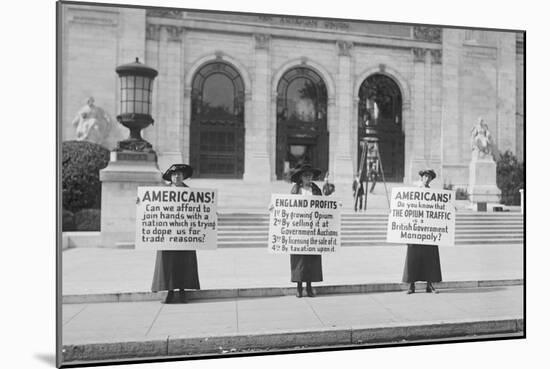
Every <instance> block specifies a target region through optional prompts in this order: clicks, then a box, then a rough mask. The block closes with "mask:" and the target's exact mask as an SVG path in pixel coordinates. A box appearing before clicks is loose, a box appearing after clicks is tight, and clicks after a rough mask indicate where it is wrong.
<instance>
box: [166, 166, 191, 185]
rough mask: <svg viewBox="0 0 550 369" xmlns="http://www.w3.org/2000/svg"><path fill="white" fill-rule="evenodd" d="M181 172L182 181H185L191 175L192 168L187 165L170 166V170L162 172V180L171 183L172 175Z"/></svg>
mask: <svg viewBox="0 0 550 369" xmlns="http://www.w3.org/2000/svg"><path fill="white" fill-rule="evenodd" d="M174 172H181V173H183V179H187V178H189V177H191V176H192V175H193V168H192V167H191V166H190V165H187V164H172V165H171V166H170V168H168V169H167V170H166V172H164V174H163V175H162V179H164V180H165V181H168V182H170V181H172V173H174Z"/></svg>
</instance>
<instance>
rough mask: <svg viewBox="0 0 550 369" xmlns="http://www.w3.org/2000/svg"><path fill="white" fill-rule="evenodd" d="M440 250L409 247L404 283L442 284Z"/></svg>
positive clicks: (420, 246) (436, 248) (425, 246)
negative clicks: (425, 282) (424, 282)
mask: <svg viewBox="0 0 550 369" xmlns="http://www.w3.org/2000/svg"><path fill="white" fill-rule="evenodd" d="M441 279H442V278H441V263H440V262H439V248H438V247H437V246H429V245H415V244H412V245H407V256H406V258H405V268H404V270H403V282H406V283H413V282H416V281H427V282H441Z"/></svg>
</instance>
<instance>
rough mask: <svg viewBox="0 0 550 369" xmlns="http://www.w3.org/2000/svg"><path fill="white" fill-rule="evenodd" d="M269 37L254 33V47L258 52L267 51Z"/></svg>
mask: <svg viewBox="0 0 550 369" xmlns="http://www.w3.org/2000/svg"><path fill="white" fill-rule="evenodd" d="M270 39H271V36H270V35H266V34H261V33H256V34H254V41H255V44H254V47H255V48H256V49H258V50H269V41H270Z"/></svg>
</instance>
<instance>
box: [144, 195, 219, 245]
mask: <svg viewBox="0 0 550 369" xmlns="http://www.w3.org/2000/svg"><path fill="white" fill-rule="evenodd" d="M216 198H217V197H216V190H207V189H196V188H189V187H138V193H137V211H136V249H139V250H205V249H210V250H211V249H215V248H216V245H217V237H218V235H217V228H218V227H217V215H216V210H217V206H216Z"/></svg>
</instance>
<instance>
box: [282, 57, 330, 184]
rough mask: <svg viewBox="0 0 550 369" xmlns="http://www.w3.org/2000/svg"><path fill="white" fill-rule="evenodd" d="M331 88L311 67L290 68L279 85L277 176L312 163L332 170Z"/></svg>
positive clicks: (324, 169)
mask: <svg viewBox="0 0 550 369" xmlns="http://www.w3.org/2000/svg"><path fill="white" fill-rule="evenodd" d="M328 135H329V134H328V131H327V90H326V86H325V83H324V82H323V80H322V78H321V77H320V76H319V75H318V74H317V73H316V72H315V71H313V70H312V69H310V68H307V67H297V68H292V69H290V70H289V71H287V72H286V73H285V74H284V75H283V77H282V78H281V80H280V81H279V85H278V87H277V149H276V150H277V152H276V168H275V170H276V175H277V179H283V178H285V177H286V176H287V175H288V174H289V173H290V172H291V171H292V169H293V168H295V167H296V166H298V165H300V164H303V163H308V164H311V165H312V166H314V167H317V168H319V169H321V170H322V171H323V172H326V171H327V170H328V153H329V140H328V138H329V136H328Z"/></svg>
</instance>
